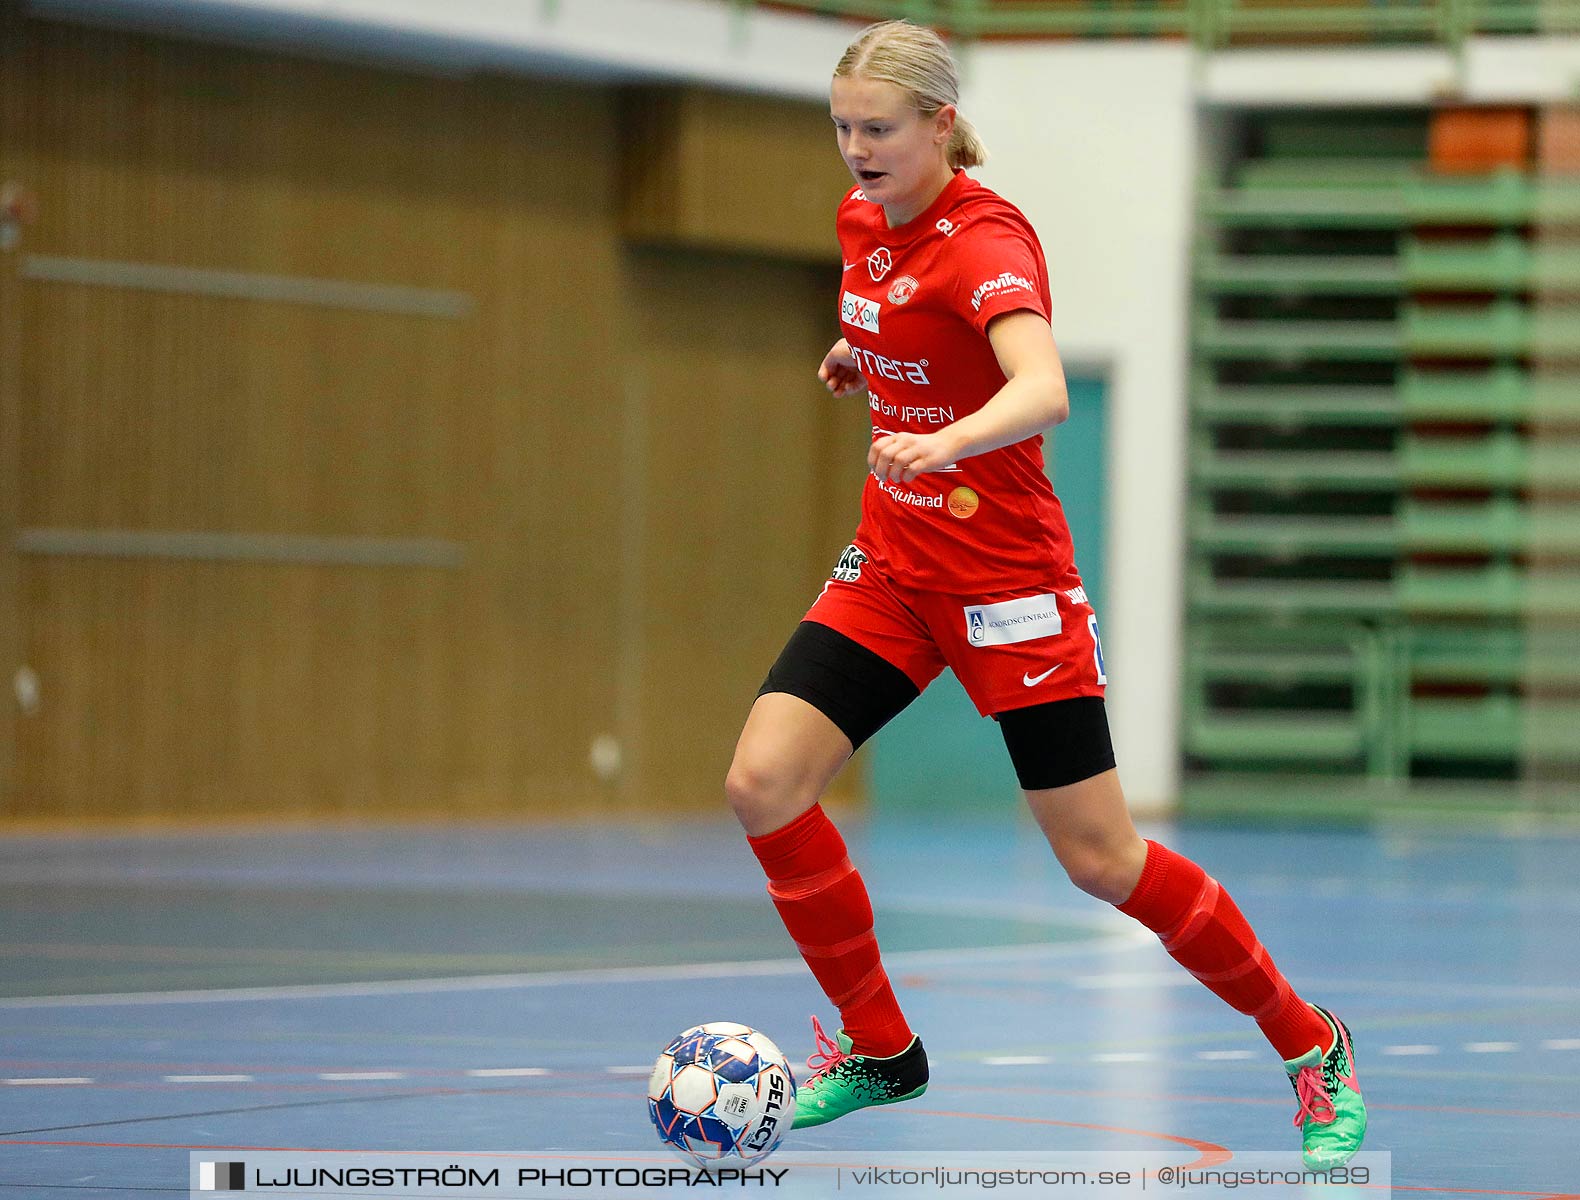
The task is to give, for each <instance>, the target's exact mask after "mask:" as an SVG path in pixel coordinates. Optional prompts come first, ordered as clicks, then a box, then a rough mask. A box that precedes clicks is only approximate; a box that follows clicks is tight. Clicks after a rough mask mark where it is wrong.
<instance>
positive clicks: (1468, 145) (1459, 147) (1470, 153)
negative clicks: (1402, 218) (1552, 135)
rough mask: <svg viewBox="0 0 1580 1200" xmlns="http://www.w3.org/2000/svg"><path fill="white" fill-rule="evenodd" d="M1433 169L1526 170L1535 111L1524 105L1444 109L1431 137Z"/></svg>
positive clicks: (1450, 172)
mask: <svg viewBox="0 0 1580 1200" xmlns="http://www.w3.org/2000/svg"><path fill="white" fill-rule="evenodd" d="M1429 147H1430V158H1431V164H1432V170H1434V171H1440V172H1442V173H1444V174H1448V175H1477V174H1482V173H1484V172H1487V171H1495V170H1497V169H1498V168H1499V167H1514V168H1515V169H1517V170H1524V169H1525V168H1526V166H1527V165H1528V164H1529V162H1530V157H1531V114H1530V111H1529V110H1528V109H1524V108H1440V109H1438V110H1437V111H1436V112H1434V113H1433V114H1432V128H1431V134H1430V137H1429Z"/></svg>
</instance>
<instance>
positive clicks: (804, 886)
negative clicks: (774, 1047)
mask: <svg viewBox="0 0 1580 1200" xmlns="http://www.w3.org/2000/svg"><path fill="white" fill-rule="evenodd" d="M746 840H747V842H748V843H750V845H751V848H752V852H753V853H754V854H756V855H757V861H758V862H760V863H762V865H763V871H764V872H765V873H766V874H767V876H768V894H769V895H770V896H771V897H773V902H774V907H775V908H777V909H778V910H779V918H780V920H782V921H783V922H784V923H785V929H786V930H788V931H789V933H790V937H791V939H792V940H794V942H795V944H796V949H798V950H800V951H801V957H802V958H804V959H806V965H807V966H809V967H811V968H812V974H813V975H815V976H816V977H817V981H818V983H819V984H821V985H822V988H823V992H824V994H825V995H826V996H827V997H828V998H829V1000H830V1001H832V1002H833V1004H834V1007H835V1008H837V1009H839V1015H840V1021H841V1023H842V1024H843V1025H844V1027H845V1032H846V1034H848V1035H849V1037H850V1040H851V1042H852V1043H854V1046H855V1049H856V1050H857V1051H858V1052H859V1053H862V1054H871V1055H874V1056H876V1057H878V1058H887V1057H888V1056H889V1055H891V1054H898V1053H899V1052H900V1051H901V1050H904V1049H905V1048H906V1047H907V1046H908V1045H910V1044H911V1037H912V1034H911V1027H910V1026H909V1025H907V1024H906V1023H905V1016H904V1014H903V1013H901V1012H900V1004H899V1001H898V1000H896V999H895V998H894V989H893V988H892V987H890V986H889V977H888V975H887V974H886V973H885V972H884V970H883V963H882V961H881V960H880V958H879V956H878V939H877V936H876V935H875V934H874V933H873V930H872V902H871V901H870V900H869V899H868V898H867V886H866V884H864V883H862V881H861V875H860V873H858V872H857V870H856V868H855V867H854V866H853V865H851V861H850V858H849V856H848V855H847V854H846V852H845V839H844V838H842V837H840V836H839V830H838V829H836V828H834V823H833V822H832V821H830V820H829V819H828V816H827V814H825V813H824V812H823V806H822V805H820V804H814V805H813V806H812V807H811V808H809V809H807V811H806V812H804V813H802V814H801V815H800V816H799V817H797V818H796V819H795V820H794V821H791V822H790V824H788V825H786V826H785V827H784V828H783V829H776V830H774V831H773V832H772V833H766V834H764V835H763V836H762V837H748V838H747V839H746Z"/></svg>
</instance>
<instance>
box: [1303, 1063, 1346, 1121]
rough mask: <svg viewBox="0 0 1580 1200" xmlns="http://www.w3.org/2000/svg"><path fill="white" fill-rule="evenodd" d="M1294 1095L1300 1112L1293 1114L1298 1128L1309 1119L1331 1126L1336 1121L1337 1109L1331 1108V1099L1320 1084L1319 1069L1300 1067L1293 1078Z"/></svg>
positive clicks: (1325, 1087)
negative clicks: (1297, 1100)
mask: <svg viewBox="0 0 1580 1200" xmlns="http://www.w3.org/2000/svg"><path fill="white" fill-rule="evenodd" d="M1295 1095H1296V1096H1298V1097H1299V1098H1300V1111H1299V1112H1297V1113H1296V1114H1295V1122H1294V1123H1295V1126H1296V1128H1299V1127H1300V1126H1301V1125H1303V1124H1305V1121H1306V1118H1307V1117H1310V1118H1311V1119H1312V1120H1313V1121H1315V1122H1316V1123H1317V1124H1318V1125H1331V1124H1333V1122H1334V1121H1336V1120H1337V1119H1338V1115H1339V1112H1338V1109H1336V1108H1334V1107H1333V1097H1331V1096H1329V1095H1328V1089H1327V1085H1326V1084H1324V1083H1323V1082H1322V1068H1321V1067H1302V1068H1300V1073H1299V1074H1298V1075H1296V1076H1295Z"/></svg>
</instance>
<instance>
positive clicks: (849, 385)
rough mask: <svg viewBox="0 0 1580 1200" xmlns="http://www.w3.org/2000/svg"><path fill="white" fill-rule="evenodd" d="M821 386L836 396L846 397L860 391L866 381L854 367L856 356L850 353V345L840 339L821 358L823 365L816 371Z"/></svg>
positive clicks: (865, 384)
mask: <svg viewBox="0 0 1580 1200" xmlns="http://www.w3.org/2000/svg"><path fill="white" fill-rule="evenodd" d="M817 377H818V378H819V379H821V380H822V381H823V386H824V387H826V388H828V390H829V391H831V392H833V393H834V395H836V396H848V395H850V394H851V393H852V392H859V391H862V390H863V389H864V388H865V387H866V386H867V381H866V380H865V379H863V378H862V375H861V371H860V370H858V369H857V367H856V356H855V355H854V354H852V353H851V352H850V343H849V342H847V341H846V340H845V339H844V338H840V339H839V341H837V342H835V343H834V345H833V346H832V347H831V348H830V349H829V352H828V353H827V354H825V355H824V356H823V365H822V366H820V367H819V368H818V369H817Z"/></svg>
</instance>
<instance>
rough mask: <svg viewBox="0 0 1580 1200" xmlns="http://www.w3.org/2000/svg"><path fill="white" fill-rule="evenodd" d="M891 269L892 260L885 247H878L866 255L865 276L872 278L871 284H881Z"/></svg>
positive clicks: (892, 266) (892, 265)
mask: <svg viewBox="0 0 1580 1200" xmlns="http://www.w3.org/2000/svg"><path fill="white" fill-rule="evenodd" d="M893 269H894V259H893V257H892V256H891V255H890V254H889V248H888V247H887V246H879V247H878V248H877V249H876V250H874V251H873V252H872V253H871V254H869V255H867V274H869V275H871V276H872V282H873V283H882V282H883V277H884V276H885V275H887V274H888V273H889V272H890V271H892V270H893Z"/></svg>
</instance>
